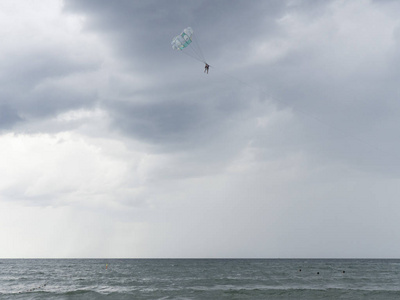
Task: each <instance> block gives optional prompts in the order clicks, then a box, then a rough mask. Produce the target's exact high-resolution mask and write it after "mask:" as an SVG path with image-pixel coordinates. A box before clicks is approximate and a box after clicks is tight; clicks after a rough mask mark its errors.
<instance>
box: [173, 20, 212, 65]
mask: <svg viewBox="0 0 400 300" xmlns="http://www.w3.org/2000/svg"><path fill="white" fill-rule="evenodd" d="M193 41H194V43H192V42H193ZM171 46H172V48H173V49H175V50H179V51H182V53H184V54H186V55H189V56H191V57H192V58H194V59H196V60H198V61H201V62H203V63H206V59H205V58H204V55H203V51H201V48H200V46H199V44H198V42H197V41H196V39H194V38H193V29H192V28H191V27H187V28H185V29H183V31H182V33H181V34H179V35H177V36H176V37H174V38H173V39H172V42H171Z"/></svg>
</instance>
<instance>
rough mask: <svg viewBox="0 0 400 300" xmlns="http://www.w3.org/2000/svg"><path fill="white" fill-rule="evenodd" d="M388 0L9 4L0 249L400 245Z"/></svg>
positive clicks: (1, 55)
mask: <svg viewBox="0 0 400 300" xmlns="http://www.w3.org/2000/svg"><path fill="white" fill-rule="evenodd" d="M399 11H400V3H398V2H397V1H372V0H360V1H312V0H310V1H301V0H291V1H290V0H287V1H282V0H265V1H248V0H243V1H239V0H234V1H228V0H226V1H214V0H209V1H199V0H193V1H189V0H181V1H176V0H170V1H161V0H160V1H148V0H147V1H132V0H116V1H108V0H65V1H61V0H40V1H24V0H2V1H1V2H0V40H1V47H0V170H1V173H0V257H3V258H14V257H17V258H31V257H44V258H72V257H81V258H85V257H94V258H101V257H115V258H118V257H124V258H136V257H138V258H146V257H148V258H153V257H162V258H164V257H174V258H175V257H177V258H178V257H182V258H187V257H195V258H202V257H206V258H216V257H252V258H253V257H254V258H256V257H257V258H258V257H266V258H308V257H309V258H331V257H333V258H359V257H361V258H364V257H365V258H367V257H368V258H369V257H371V258H378V257H379V258H381V257H382V258H395V257H399V249H400V231H399V228H400V217H399V216H400V213H399V212H400V201H399V199H400V180H399V179H400V166H399V161H400V140H399V137H400V103H399V100H400V88H399V86H400V85H399V81H400V15H399V13H398V12H399ZM188 26H191V27H192V28H193V30H194V36H193V40H194V42H193V43H192V45H191V46H189V48H188V49H185V50H184V51H186V50H188V51H190V50H193V49H191V48H192V47H193V46H199V47H200V48H201V50H202V52H203V54H204V57H205V59H206V61H207V62H208V63H209V64H210V65H211V68H210V72H209V74H208V75H207V74H204V72H203V70H204V64H203V63H202V62H200V61H198V60H196V59H193V57H191V56H189V55H185V53H183V52H180V51H176V50H173V49H172V47H171V40H172V38H173V37H174V36H176V35H178V34H180V33H181V32H182V30H183V29H184V28H186V27H188ZM195 42H196V43H195ZM187 54H189V53H187Z"/></svg>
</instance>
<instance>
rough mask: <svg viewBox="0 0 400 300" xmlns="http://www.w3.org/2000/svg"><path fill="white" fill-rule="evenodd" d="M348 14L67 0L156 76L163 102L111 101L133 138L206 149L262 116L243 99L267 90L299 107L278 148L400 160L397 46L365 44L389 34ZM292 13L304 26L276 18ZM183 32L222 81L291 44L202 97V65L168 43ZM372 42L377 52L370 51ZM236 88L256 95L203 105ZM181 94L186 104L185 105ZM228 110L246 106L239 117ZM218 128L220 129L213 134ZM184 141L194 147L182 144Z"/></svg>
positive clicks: (237, 4)
mask: <svg viewBox="0 0 400 300" xmlns="http://www.w3.org/2000/svg"><path fill="white" fill-rule="evenodd" d="M115 3H118V5H115ZM347 5H350V4H349V3H348V4H347ZM377 8H379V9H380V8H381V7H377ZM346 9H347V8H346V4H345V3H339V2H335V1H324V2H321V1H257V2H249V1H217V2H215V1H168V2H166V1H146V2H133V1H117V2H109V1H94V0H91V1H75V0H70V1H66V3H65V11H67V12H77V13H84V14H85V15H86V16H87V23H86V27H85V28H86V29H88V30H91V31H94V32H97V33H100V35H101V36H102V37H103V38H104V39H105V40H108V41H110V44H111V45H112V49H113V51H114V53H115V55H116V56H117V57H119V58H120V59H121V60H122V61H124V62H125V63H126V68H128V69H130V70H132V72H139V74H140V73H142V74H143V76H149V77H150V78H152V79H153V83H152V87H150V89H153V90H155V91H157V92H158V93H159V94H158V96H154V97H155V98H157V97H158V100H156V101H149V102H147V103H146V104H137V103H136V102H137V97H138V96H137V95H135V94H132V95H131V96H130V97H128V98H129V100H128V101H127V102H123V103H119V102H118V100H117V99H109V100H108V101H105V102H103V105H104V107H105V108H106V109H107V110H109V111H110V112H111V115H112V117H113V125H114V126H115V127H116V128H120V129H121V130H122V131H123V132H125V133H126V134H127V135H130V136H132V137H135V138H138V139H140V140H143V141H146V142H148V143H151V144H156V145H159V146H160V145H161V146H162V147H164V148H165V150H167V149H168V150H171V145H180V146H181V147H182V146H183V145H186V146H188V147H189V148H190V147H192V146H193V145H195V144H196V142H194V141H196V139H197V142H198V143H200V141H201V137H202V136H211V135H214V136H218V135H219V136H221V137H222V136H224V134H226V133H228V132H230V130H231V129H230V128H229V126H225V125H226V124H227V123H228V122H229V120H231V119H232V118H233V117H234V116H235V114H236V113H238V111H241V113H242V114H243V115H246V116H247V117H248V118H249V119H248V120H247V121H249V120H251V119H252V118H255V117H257V116H258V114H257V112H253V114H252V115H250V108H249V106H248V105H245V104H242V103H241V102H251V101H253V100H254V99H255V98H256V96H254V94H257V93H261V94H262V93H266V94H268V95H269V96H270V97H271V98H272V100H271V99H268V101H273V102H274V103H276V104H277V107H278V108H279V109H282V110H285V109H292V110H293V112H294V114H295V116H296V118H295V120H294V121H295V122H298V124H297V125H292V126H296V128H295V129H293V130H292V129H290V128H286V129H284V131H280V132H276V133H275V134H276V135H277V136H282V135H285V137H286V138H285V139H284V140H283V141H282V143H283V144H280V145H282V147H281V149H285V145H287V143H290V145H291V147H290V148H286V149H291V150H290V151H293V149H296V151H305V152H308V153H310V154H311V155H312V156H314V157H323V158H324V159H326V160H329V159H330V158H334V159H335V160H338V161H347V163H353V162H354V161H355V160H354V157H355V156H357V153H365V148H367V149H368V150H367V152H371V150H372V152H374V151H375V150H373V149H374V148H383V149H384V151H383V152H382V153H385V152H389V153H390V154H391V155H390V156H392V157H396V155H395V154H394V153H395V152H396V151H397V152H398V150H400V149H399V148H400V145H399V144H398V143H393V136H395V135H398V133H399V129H397V128H398V126H396V124H397V117H396V114H394V113H393V111H394V110H397V108H398V104H397V101H396V98H397V87H396V83H395V82H396V81H395V80H393V76H396V74H397V75H398V71H397V70H398V68H394V67H393V63H396V61H397V62H398V59H397V60H396V57H398V55H397V54H396V53H397V52H398V51H396V50H395V49H394V48H393V49H392V50H393V53H391V54H390V55H389V56H385V55H384V53H382V52H381V50H380V48H379V47H382V49H383V50H384V49H385V47H388V46H387V45H384V44H382V43H384V41H380V40H377V41H375V42H373V41H370V40H367V39H366V38H365V37H366V36H368V34H370V36H371V37H373V38H375V39H376V38H379V36H380V35H381V34H380V33H379V32H377V30H385V27H382V29H381V28H380V27H379V26H369V27H368V26H366V25H367V23H365V22H367V19H365V16H363V15H362V14H361V15H357V16H355V17H353V18H349V16H348V15H346ZM342 13H344V14H343V15H341V14H342ZM385 13H386V12H385ZM334 14H336V16H335V18H332V16H333V15H334ZM285 17H289V19H288V20H289V21H291V20H294V22H298V24H297V25H296V23H293V24H290V23H289V25H286V24H285V23H284V21H283V22H280V20H284V18H285ZM358 18H361V19H358ZM362 18H364V19H362ZM346 22H348V23H349V25H348V26H347V25H346V24H347V23H346ZM186 26H192V27H193V28H194V29H195V34H196V36H197V38H198V40H199V41H200V42H201V46H202V48H203V50H204V54H205V56H206V58H207V60H208V61H209V62H210V63H211V65H212V66H213V67H215V68H214V69H211V71H212V72H215V73H216V74H220V73H218V72H219V71H220V70H219V69H218V67H219V66H220V65H222V66H230V67H232V66H235V65H236V66H239V65H240V62H241V60H245V59H247V58H249V56H250V55H254V53H253V52H252V50H253V48H256V47H257V46H258V45H259V44H261V43H263V42H268V41H270V40H272V41H273V40H277V41H278V42H277V43H278V44H279V42H280V41H282V42H283V43H284V42H288V43H292V44H291V46H290V47H289V49H287V50H285V49H283V50H279V51H282V53H278V54H279V58H277V59H275V60H274V61H271V62H263V61H262V60H261V61H260V62H258V63H257V64H255V65H248V66H240V67H238V68H239V71H240V73H239V74H233V76H234V77H239V78H241V79H243V80H239V81H237V80H236V79H235V78H228V79H227V78H225V80H229V79H230V80H231V82H230V84H222V85H220V86H217V84H216V83H215V79H214V78H215V77H211V74H210V78H207V80H209V81H210V84H215V85H214V86H212V88H210V87H208V86H207V85H204V84H203V81H200V82H201V87H202V88H203V90H201V89H198V90H197V92H192V93H191V92H190V91H192V90H193V86H198V85H199V80H200V79H199V78H198V77H196V76H195V75H193V74H194V72H195V71H194V69H195V68H196V66H198V67H197V68H198V69H200V68H201V67H200V64H197V65H196V62H192V61H190V59H189V58H187V57H185V56H183V55H178V54H179V53H175V52H173V50H172V49H171V48H170V41H171V38H172V37H173V36H174V35H176V34H178V33H179V32H180V31H181V30H182V29H183V28H184V27H186ZM285 26H286V27H285ZM287 26H291V27H287ZM296 26H299V28H297V27H296ZM384 26H385V25H384ZM295 29H299V31H298V32H296V31H295ZM302 30H303V31H302ZM368 31H371V32H368ZM382 34H387V33H386V32H382ZM393 36H394V37H395V34H394V33H393ZM349 39H350V40H349ZM371 43H375V44H376V45H378V47H377V46H375V45H374V47H372V46H370V45H371ZM393 47H395V46H393ZM374 49H376V50H374ZM266 51H268V48H267V49H266ZM384 51H386V50H384ZM261 55H262V53H261ZM254 59H255V60H256V61H257V59H258V58H257V57H254ZM200 70H201V69H200ZM200 70H197V72H201V71H200ZM396 72H397V73H396ZM228 75H230V74H228ZM211 78H212V79H211ZM211 82H212V83H211ZM179 83H181V84H180V86H179V88H177V86H178V85H179ZM218 83H219V84H220V83H221V82H220V81H219V82H218ZM235 85H236V87H234V86H235ZM238 85H241V90H249V89H250V90H252V91H251V93H253V94H252V95H248V96H243V95H241V97H240V98H239V97H238V95H231V97H230V100H231V102H228V101H226V102H224V103H225V111H219V110H216V109H214V108H212V107H210V106H208V102H207V103H203V102H202V101H204V99H205V98H208V99H212V100H211V101H216V99H220V98H223V97H224V95H226V94H224V93H225V90H227V89H230V90H232V91H234V92H233V94H235V92H237V91H238V90H240V88H238V87H237V86H238ZM249 87H250V88H249ZM182 94H184V95H188V94H189V95H190V97H187V98H186V99H185V100H181V96H180V95H182ZM210 94H212V96H210ZM150 99H151V98H149V100H150ZM141 101H143V97H141ZM268 101H267V102H268ZM232 107H239V108H238V110H237V111H236V110H235V109H233V110H232ZM232 111H233V112H232ZM383 122H385V126H384V127H383V126H382V124H383ZM235 126H239V127H240V124H239V123H235V125H233V126H232V128H235ZM215 128H221V131H218V130H217V131H213V129H215ZM386 128H391V131H387V130H386ZM252 130H253V131H249V132H248V136H249V139H251V138H252V136H253V134H256V135H257V136H262V134H259V133H258V132H254V129H252ZM268 139H269V140H268V141H264V139H263V138H259V139H258V140H256V141H253V144H254V145H257V146H258V147H260V149H266V147H269V145H270V143H271V140H272V141H273V140H274V138H273V137H272V136H271V135H269V136H268ZM187 140H190V141H192V142H194V143H188V144H182V141H187ZM278 140H279V138H278ZM288 141H289V142H288ZM349 141H350V142H349ZM354 141H357V142H354ZM371 141H372V142H371ZM341 143H344V144H348V146H349V147H350V148H351V151H350V150H349V151H348V152H346V150H345V149H344V150H343V151H342V152H341V151H339V148H340V147H341V146H340V145H341ZM350 144H351V145H350ZM173 148H174V147H173ZM278 148H279V146H278ZM370 148H372V149H370ZM181 150H183V148H181ZM366 156H368V155H366ZM378 156H379V155H378V154H376V152H374V155H372V157H373V160H374V161H376V164H375V165H379V161H380V160H381V158H379V157H378ZM381 156H383V155H381ZM363 162H364V163H365V161H363ZM386 164H387V162H385V165H386Z"/></svg>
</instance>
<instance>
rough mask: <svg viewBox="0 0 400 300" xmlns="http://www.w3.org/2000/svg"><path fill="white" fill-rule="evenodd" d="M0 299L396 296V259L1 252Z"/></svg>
mask: <svg viewBox="0 0 400 300" xmlns="http://www.w3.org/2000/svg"><path fill="white" fill-rule="evenodd" d="M0 299H5V300H7V299H400V260H364V259H361V260H354V259H349V260H331V259H315V260H314V259H3V260H0Z"/></svg>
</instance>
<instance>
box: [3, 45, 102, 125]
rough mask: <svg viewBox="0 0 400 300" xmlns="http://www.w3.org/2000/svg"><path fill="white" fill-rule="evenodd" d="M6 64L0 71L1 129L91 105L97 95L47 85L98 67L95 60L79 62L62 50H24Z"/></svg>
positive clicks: (4, 63) (10, 58)
mask: <svg viewBox="0 0 400 300" xmlns="http://www.w3.org/2000/svg"><path fill="white" fill-rule="evenodd" d="M21 52H22V53H18V52H17V53H16V54H15V55H14V56H12V57H9V59H7V60H6V61H5V62H3V63H2V71H1V73H0V104H2V106H1V107H2V108H1V112H0V114H1V115H2V116H3V118H2V121H1V123H0V126H1V128H10V127H11V126H12V125H13V124H14V123H15V122H16V121H29V120H34V119H36V118H42V117H51V116H54V115H56V114H58V113H60V112H63V111H68V110H70V109H77V108H82V107H88V106H90V105H92V103H93V101H94V100H95V97H94V95H87V94H86V95H82V94H81V93H80V92H79V91H78V90H71V89H69V88H67V87H62V86H51V85H46V84H47V83H48V81H49V80H52V81H55V80H58V79H62V78H66V77H68V76H71V75H73V74H78V73H81V72H88V71H90V70H94V69H96V68H98V66H97V65H96V64H94V63H90V62H89V63H87V62H84V63H82V62H81V63H79V62H77V61H74V60H73V59H71V58H70V57H68V55H67V53H65V52H63V51H61V52H60V50H59V49H52V50H50V49H44V50H42V51H26V52H25V51H21Z"/></svg>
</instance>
